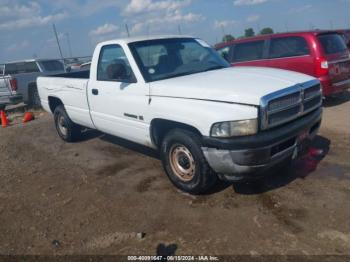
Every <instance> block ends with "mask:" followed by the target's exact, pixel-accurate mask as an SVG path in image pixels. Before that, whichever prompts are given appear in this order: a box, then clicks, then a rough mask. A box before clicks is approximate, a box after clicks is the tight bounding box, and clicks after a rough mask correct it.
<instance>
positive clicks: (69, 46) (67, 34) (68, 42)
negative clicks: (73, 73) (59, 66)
mask: <svg viewBox="0 0 350 262" xmlns="http://www.w3.org/2000/svg"><path fill="white" fill-rule="evenodd" d="M65 35H66V37H67V44H68V50H69V57H73V55H72V46H71V45H70V38H69V33H65Z"/></svg>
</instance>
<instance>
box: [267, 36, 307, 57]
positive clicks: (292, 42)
mask: <svg viewBox="0 0 350 262" xmlns="http://www.w3.org/2000/svg"><path fill="white" fill-rule="evenodd" d="M308 54H310V50H309V47H308V45H307V42H306V40H305V39H304V38H303V37H300V36H290V37H281V38H272V39H271V44H270V50H269V58H282V57H293V56H302V55H308Z"/></svg>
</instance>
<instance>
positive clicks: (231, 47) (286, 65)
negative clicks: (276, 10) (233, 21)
mask: <svg viewBox="0 0 350 262" xmlns="http://www.w3.org/2000/svg"><path fill="white" fill-rule="evenodd" d="M215 47H216V49H217V51H218V52H219V53H220V54H221V55H222V56H223V57H224V58H225V59H227V60H228V61H229V62H230V63H231V64H232V65H233V66H263V67H274V68H280V69H286V70H292V71H297V72H300V73H304V74H308V75H311V76H314V77H316V78H318V79H319V80H320V81H321V83H322V88H323V95H324V96H329V95H332V94H336V93H339V92H342V91H345V90H346V89H348V88H350V53H349V50H348V48H347V45H346V42H345V38H344V35H343V34H342V33H339V32H335V31H319V30H315V31H307V32H293V33H279V34H271V35H263V36H256V37H250V38H245V39H238V40H233V41H230V42H226V43H221V44H218V45H216V46H215Z"/></svg>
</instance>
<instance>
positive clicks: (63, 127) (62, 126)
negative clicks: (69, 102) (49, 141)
mask: <svg viewBox="0 0 350 262" xmlns="http://www.w3.org/2000/svg"><path fill="white" fill-rule="evenodd" d="M57 125H58V129H59V130H60V132H61V134H62V135H64V136H66V135H67V124H66V121H65V119H64V117H63V116H62V115H59V116H58V120H57Z"/></svg>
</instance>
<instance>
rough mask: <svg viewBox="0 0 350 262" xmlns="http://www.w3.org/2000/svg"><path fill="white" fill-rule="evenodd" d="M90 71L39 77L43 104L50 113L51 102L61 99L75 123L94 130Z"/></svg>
mask: <svg viewBox="0 0 350 262" xmlns="http://www.w3.org/2000/svg"><path fill="white" fill-rule="evenodd" d="M89 76H90V71H78V72H71V73H64V74H56V75H52V76H47V77H45V76H44V77H38V79H37V86H38V91H39V96H40V100H41V104H42V106H43V108H44V109H45V110H46V111H50V110H51V109H50V106H49V100H50V99H59V100H60V101H61V102H62V103H63V104H64V107H65V109H66V111H67V113H68V115H69V116H70V118H71V119H72V121H73V122H75V123H77V124H80V125H83V126H86V127H90V128H93V127H94V126H93V123H92V121H91V117H90V111H89V104H88V100H87V87H88V82H89Z"/></svg>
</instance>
